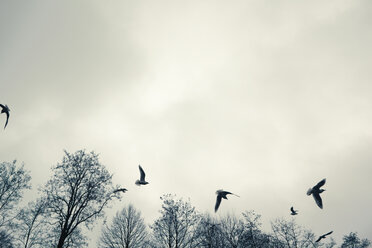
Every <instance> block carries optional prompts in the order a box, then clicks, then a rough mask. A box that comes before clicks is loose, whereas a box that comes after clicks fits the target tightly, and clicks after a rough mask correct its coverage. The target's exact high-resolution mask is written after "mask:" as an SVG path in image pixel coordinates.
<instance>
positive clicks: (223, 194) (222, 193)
mask: <svg viewBox="0 0 372 248" xmlns="http://www.w3.org/2000/svg"><path fill="white" fill-rule="evenodd" d="M216 195H217V200H216V205H215V206H214V212H217V210H218V207H219V206H220V204H221V200H222V198H223V199H226V200H228V199H227V195H235V194H233V193H231V192H228V191H223V190H222V189H220V190H217V191H216ZM235 196H237V197H240V196H238V195H235Z"/></svg>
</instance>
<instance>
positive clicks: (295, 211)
mask: <svg viewBox="0 0 372 248" xmlns="http://www.w3.org/2000/svg"><path fill="white" fill-rule="evenodd" d="M297 212H298V210H294V209H293V207H291V215H297Z"/></svg>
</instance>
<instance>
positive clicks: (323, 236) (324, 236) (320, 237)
mask: <svg viewBox="0 0 372 248" xmlns="http://www.w3.org/2000/svg"><path fill="white" fill-rule="evenodd" d="M331 233H333V231H330V232H329V233H326V234H323V235H322V236H319V238H318V239H317V240H316V241H315V242H319V241H320V240H322V239H325V238H326V236H327V235H330V234H331Z"/></svg>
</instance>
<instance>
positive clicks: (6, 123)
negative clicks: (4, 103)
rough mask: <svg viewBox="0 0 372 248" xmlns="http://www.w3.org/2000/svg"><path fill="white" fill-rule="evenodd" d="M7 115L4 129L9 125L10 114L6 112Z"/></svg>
mask: <svg viewBox="0 0 372 248" xmlns="http://www.w3.org/2000/svg"><path fill="white" fill-rule="evenodd" d="M5 114H6V122H5V126H4V129H5V128H6V126H7V125H8V120H9V112H8V111H6V112H5Z"/></svg>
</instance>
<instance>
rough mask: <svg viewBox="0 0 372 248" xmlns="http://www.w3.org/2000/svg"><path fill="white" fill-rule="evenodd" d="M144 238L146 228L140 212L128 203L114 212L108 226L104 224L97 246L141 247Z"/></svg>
mask: <svg viewBox="0 0 372 248" xmlns="http://www.w3.org/2000/svg"><path fill="white" fill-rule="evenodd" d="M146 239H147V230H146V225H145V222H144V220H143V218H142V217H141V213H140V212H139V211H137V210H136V209H135V208H134V207H133V206H132V205H129V206H127V207H125V208H123V209H122V210H121V211H120V212H118V213H116V216H115V217H114V219H113V221H112V224H111V225H110V226H104V228H103V230H102V236H101V238H100V242H99V247H100V248H142V247H144V246H145V242H146V241H147V240H146Z"/></svg>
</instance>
